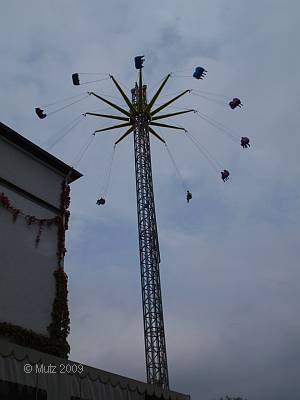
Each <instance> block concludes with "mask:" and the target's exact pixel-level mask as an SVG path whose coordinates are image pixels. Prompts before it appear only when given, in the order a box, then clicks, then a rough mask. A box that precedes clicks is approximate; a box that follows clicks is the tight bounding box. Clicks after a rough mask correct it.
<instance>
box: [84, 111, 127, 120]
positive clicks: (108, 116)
mask: <svg viewBox="0 0 300 400" xmlns="http://www.w3.org/2000/svg"><path fill="white" fill-rule="evenodd" d="M85 115H94V116H96V117H103V118H111V119H118V120H120V121H127V122H129V119H128V118H125V117H119V116H118V115H108V114H97V113H91V112H86V113H85V114H84V116H85Z"/></svg>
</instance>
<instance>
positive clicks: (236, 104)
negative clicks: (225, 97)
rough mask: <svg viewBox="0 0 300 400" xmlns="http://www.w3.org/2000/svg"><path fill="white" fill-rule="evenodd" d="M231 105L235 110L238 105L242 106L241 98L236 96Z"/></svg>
mask: <svg viewBox="0 0 300 400" xmlns="http://www.w3.org/2000/svg"><path fill="white" fill-rule="evenodd" d="M229 107H230V108H231V109H232V110H234V109H235V108H236V107H242V103H241V100H240V99H238V98H237V97H235V98H234V99H232V100H231V101H230V102H229Z"/></svg>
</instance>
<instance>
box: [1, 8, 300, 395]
mask: <svg viewBox="0 0 300 400" xmlns="http://www.w3.org/2000/svg"><path fill="white" fill-rule="evenodd" d="M1 6H2V7H1V15H0V23H1V35H0V51H1V53H0V54H1V63H0V84H1V97H0V101H1V121H2V122H3V123H5V124H7V125H9V126H10V127H12V128H14V129H16V130H17V131H18V132H19V133H22V134H23V135H24V136H26V137H27V138H29V139H30V140H32V141H34V142H35V143H37V144H39V145H42V144H44V143H45V142H46V143H47V142H48V143H49V140H50V143H51V140H53V137H55V134H56V133H57V132H58V131H59V129H61V128H62V127H64V126H65V125H66V124H67V123H69V122H70V121H72V120H73V119H74V118H75V117H76V116H78V115H80V113H82V112H85V111H90V110H97V109H101V108H103V107H105V106H103V105H102V104H101V103H100V102H99V101H98V100H97V99H95V98H88V99H87V100H86V101H83V102H82V103H79V104H76V105H74V107H71V108H69V109H66V110H65V111H64V112H61V113H57V114H54V115H53V116H51V117H50V116H49V118H46V119H45V120H38V119H37V117H36V115H35V114H34V107H36V106H38V105H43V104H48V103H51V102H52V101H54V100H57V99H62V98H64V97H68V96H73V95H76V94H78V93H81V92H84V91H86V90H90V89H93V90H95V92H98V93H105V94H109V95H116V90H115V89H114V88H113V86H112V82H111V81H110V80H108V81H104V82H99V83H95V84H93V85H91V86H82V87H81V86H79V87H74V86H72V82H71V74H72V73H73V72H77V71H79V72H81V71H83V72H84V71H86V72H97V71H99V72H109V73H113V74H114V75H115V76H116V78H117V79H119V80H120V82H122V83H123V84H124V85H125V87H127V88H129V89H130V88H131V87H132V86H133V84H134V82H135V79H136V75H137V74H136V70H135V69H134V64H133V58H134V56H136V55H140V54H144V55H145V57H146V61H145V68H144V73H145V79H146V81H147V84H148V85H149V86H148V87H149V91H150V90H151V89H152V90H153V88H154V87H155V85H157V84H158V82H159V81H160V79H161V78H162V77H164V76H165V75H166V74H167V73H168V72H170V71H176V70H187V71H186V72H185V73H184V74H185V75H190V74H192V72H193V70H194V67H195V66H198V65H201V66H203V67H205V69H206V70H207V71H208V73H207V76H206V78H205V79H204V80H203V81H196V80H193V79H184V78H177V79H176V78H172V79H171V80H170V83H168V85H167V87H166V88H165V92H164V94H168V93H174V92H177V91H179V90H182V89H186V88H194V89H202V90H204V91H211V92H216V93H221V94H225V95H226V96H228V98H230V97H231V98H232V97H235V96H237V97H240V98H241V99H242V102H243V104H244V107H243V108H242V109H238V110H234V111H232V110H230V108H229V107H228V106H226V105H224V106H222V105H220V104H216V103H214V102H211V101H207V100H206V99H203V98H200V97H196V96H191V95H190V96H188V97H186V98H184V99H182V100H180V101H179V102H178V104H176V106H177V107H183V108H185V107H190V106H192V107H193V108H197V109H199V110H201V111H202V112H204V113H206V114H208V115H210V116H211V117H212V118H214V119H216V120H218V121H220V122H222V123H223V124H225V125H226V126H228V127H230V128H232V131H233V132H234V133H237V135H240V136H244V135H245V136H249V137H250V139H251V148H250V149H249V150H247V151H246V150H243V149H242V148H241V147H240V146H239V143H234V142H232V141H231V140H230V139H229V138H228V137H227V136H226V135H223V134H222V133H221V132H220V131H218V130H217V129H215V128H213V127H212V126H210V125H208V124H207V123H206V122H205V121H203V120H201V119H199V118H197V117H196V116H194V115H188V116H182V117H178V119H177V122H178V123H179V124H181V125H184V126H185V127H186V128H188V129H189V131H190V132H191V133H192V134H193V135H195V136H197V137H198V138H199V139H200V140H201V142H202V143H203V144H204V146H205V147H206V148H207V149H208V150H209V151H210V153H211V154H212V155H213V156H214V157H215V158H216V160H217V161H218V162H219V163H220V164H221V165H222V166H223V167H224V168H227V169H229V170H230V172H231V179H230V181H228V182H227V183H226V184H224V183H223V182H222V181H221V179H220V176H219V175H220V173H219V171H215V170H213V169H212V167H211V165H210V164H209V163H208V162H207V160H206V159H205V158H202V156H201V154H200V153H199V152H198V151H197V149H195V148H194V147H193V146H192V144H191V143H190V142H189V141H188V139H187V137H186V136H184V135H183V134H181V133H177V132H172V131H169V132H165V131H160V132H161V134H162V135H163V136H164V138H165V139H166V140H167V141H168V144H169V146H170V149H171V151H172V152H173V155H174V157H175V159H176V161H177V163H178V165H179V167H180V171H181V173H182V175H183V176H184V179H185V181H186V182H187V185H188V188H189V189H190V190H191V192H192V193H193V199H192V201H191V202H190V204H189V205H187V204H186V201H185V192H184V191H183V188H182V185H181V182H180V180H179V178H178V177H177V175H176V172H175V171H174V168H173V166H172V164H171V162H170V159H169V158H168V155H167V153H166V151H165V149H164V147H163V146H162V145H161V144H160V143H159V142H157V141H155V140H153V141H152V150H153V151H152V154H153V175H154V184H155V197H156V208H157V219H158V229H159V238H160V247H161V256H162V263H161V280H162V285H163V302H164V313H165V327H166V334H167V351H168V361H169V373H170V382H171V387H172V389H174V390H177V391H181V392H184V393H190V394H191V395H192V398H193V399H203V400H213V399H217V398H218V397H220V396H222V395H223V396H224V395H226V394H228V395H232V396H238V395H240V396H243V397H246V398H247V399H249V400H250V399H251V400H260V399H264V400H279V399H280V400H282V399H287V398H288V399H299V398H300V380H299V372H300V371H299V366H300V339H299V338H300V320H299V300H300V290H299V289H300V288H299V286H300V284H299V281H300V268H299V223H300V218H299V195H300V189H299V173H300V167H299V153H298V152H299V147H300V139H299V129H298V126H299V122H298V119H299V104H300V103H299V100H300V99H299V97H300V95H299V93H300V91H299V69H300V65H299V51H298V49H299V33H300V32H299V12H300V6H299V2H297V1H296V0H295V1H293V0H287V1H284V0H283V1H277V0H273V1H272V0H260V1H258V0H253V1H251V2H249V1H244V0H239V1H237V0H232V1H226V0H215V1H208V0H202V1H194V0H193V1H192V0H190V1H179V0H173V1H170V0H165V1H157V0H153V1H149V2H146V1H137V0H132V1H127V2H126V1H121V0H118V1H117V0H111V1H109V2H103V1H95V0H90V1H78V0H73V1H71V0H68V1H67V0H64V1H57V0H52V1H51V2H50V1H48V2H46V1H33V0H27V1H26V2H21V1H16V0H10V1H9V2H2V4H1ZM126 90H127V89H126ZM152 93H153V92H152ZM165 99H167V97H165ZM162 100H163V99H162ZM117 101H118V100H117ZM120 104H122V102H121V101H120ZM104 125H108V124H105V123H104V122H103V121H100V120H97V119H92V117H91V118H90V119H88V120H84V121H83V122H82V123H81V125H79V126H78V128H76V129H75V130H74V131H72V133H70V134H69V135H68V136H67V137H66V138H65V139H64V140H61V141H60V142H58V143H57V145H56V146H54V147H53V148H51V150H50V151H51V152H52V153H53V154H54V155H56V156H57V157H59V158H61V159H62V160H64V161H65V162H67V163H73V161H74V158H76V154H77V153H78V152H79V150H80V148H81V147H82V146H83V145H84V143H85V142H86V140H88V138H89V137H90V135H91V133H92V132H93V131H94V130H95V129H96V128H99V127H100V126H104ZM121 134H122V130H121V131H119V132H117V133H106V134H101V135H98V136H96V137H95V139H94V141H93V145H92V146H91V147H90V148H89V150H88V152H87V153H86V155H85V157H84V158H83V159H82V161H81V162H80V164H79V165H78V169H79V170H80V171H81V172H82V173H83V174H84V177H83V178H81V179H80V180H79V181H78V182H76V183H74V185H73V186H72V205H71V212H72V214H71V215H72V218H71V224H70V230H69V232H68V236H67V245H68V255H67V257H66V271H67V273H68V275H69V289H70V311H71V323H72V325H71V336H70V343H71V347H72V351H71V359H73V360H76V361H80V362H84V363H87V364H89V365H92V366H95V367H98V368H101V369H104V370H109V371H112V372H115V373H119V374H123V375H125V376H130V377H132V378H136V379H142V380H144V379H145V367H144V349H143V324H142V308H141V293H140V292H141V289H140V276H139V260H138V241H137V226H136V224H137V221H136V200H135V180H134V163H133V143H132V138H129V139H127V140H126V141H124V142H123V143H121V144H120V145H119V146H118V148H117V150H116V157H115V162H114V165H113V171H112V180H111V185H110V191H109V195H108V197H107V204H106V205H105V207H97V206H96V204H95V202H96V199H97V196H98V195H99V194H101V193H100V192H99V190H100V188H101V185H102V183H103V176H104V171H105V168H106V166H107V162H108V159H109V154H110V152H111V149H112V144H113V142H114V140H115V139H116V138H117V137H118V136H120V135H121ZM51 138H52V139H51Z"/></svg>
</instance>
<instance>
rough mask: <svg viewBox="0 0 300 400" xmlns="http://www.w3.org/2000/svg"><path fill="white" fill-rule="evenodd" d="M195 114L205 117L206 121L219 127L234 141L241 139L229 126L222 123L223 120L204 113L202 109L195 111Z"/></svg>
mask: <svg viewBox="0 0 300 400" xmlns="http://www.w3.org/2000/svg"><path fill="white" fill-rule="evenodd" d="M195 114H196V115H197V116H198V117H199V118H201V119H203V120H204V121H206V122H208V123H209V124H210V125H212V126H213V127H215V128H217V129H219V130H220V131H221V132H222V133H224V134H226V135H227V136H228V137H229V138H230V139H231V140H232V141H233V142H234V143H236V142H238V141H239V139H238V138H237V134H236V135H233V134H232V133H231V131H230V130H229V128H227V127H226V126H225V125H223V124H221V122H218V121H217V120H214V119H213V118H211V117H209V116H208V115H206V114H203V113H202V112H201V111H198V110H197V111H195Z"/></svg>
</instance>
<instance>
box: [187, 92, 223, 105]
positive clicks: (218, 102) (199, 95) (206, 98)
mask: <svg viewBox="0 0 300 400" xmlns="http://www.w3.org/2000/svg"><path fill="white" fill-rule="evenodd" d="M193 92H194V89H192V90H191V94H192V95H193V96H198V97H201V98H202V99H205V100H208V101H212V102H214V103H216V104H219V105H221V106H224V105H227V103H226V102H225V101H221V100H218V99H214V98H209V97H207V96H205V95H202V94H198V93H193Z"/></svg>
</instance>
